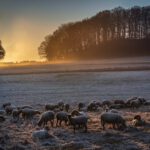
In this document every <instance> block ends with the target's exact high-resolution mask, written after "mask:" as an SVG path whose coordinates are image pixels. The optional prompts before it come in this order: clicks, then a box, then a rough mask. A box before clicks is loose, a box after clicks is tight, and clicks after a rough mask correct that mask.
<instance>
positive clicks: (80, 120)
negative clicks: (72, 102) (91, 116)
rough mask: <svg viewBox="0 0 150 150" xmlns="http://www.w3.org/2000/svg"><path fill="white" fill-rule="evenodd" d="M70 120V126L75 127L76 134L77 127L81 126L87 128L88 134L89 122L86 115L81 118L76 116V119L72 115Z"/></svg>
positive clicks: (69, 116)
mask: <svg viewBox="0 0 150 150" xmlns="http://www.w3.org/2000/svg"><path fill="white" fill-rule="evenodd" d="M68 118H69V122H70V125H72V126H73V129H74V133H75V130H76V127H77V126H78V127H79V126H80V127H84V128H85V132H87V122H88V118H87V117H86V116H84V115H80V116H75V117H72V116H71V115H68Z"/></svg>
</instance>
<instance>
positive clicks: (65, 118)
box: [56, 111, 68, 126]
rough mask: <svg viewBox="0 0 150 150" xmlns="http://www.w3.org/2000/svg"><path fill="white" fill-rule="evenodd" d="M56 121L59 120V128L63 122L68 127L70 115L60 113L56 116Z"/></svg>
mask: <svg viewBox="0 0 150 150" xmlns="http://www.w3.org/2000/svg"><path fill="white" fill-rule="evenodd" d="M56 119H57V122H56V126H58V124H59V126H61V123H62V122H65V124H66V125H67V122H68V113H67V112H64V111H60V112H58V113H57V114H56Z"/></svg>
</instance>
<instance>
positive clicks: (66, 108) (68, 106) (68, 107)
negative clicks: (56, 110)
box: [64, 104, 70, 112]
mask: <svg viewBox="0 0 150 150" xmlns="http://www.w3.org/2000/svg"><path fill="white" fill-rule="evenodd" d="M64 109H65V111H66V112H69V109H70V105H69V104H65V106H64Z"/></svg>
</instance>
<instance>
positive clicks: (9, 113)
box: [5, 105, 16, 115]
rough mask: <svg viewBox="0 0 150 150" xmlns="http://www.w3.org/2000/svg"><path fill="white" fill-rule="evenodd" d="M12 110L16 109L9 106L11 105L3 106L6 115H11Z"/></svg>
mask: <svg viewBox="0 0 150 150" xmlns="http://www.w3.org/2000/svg"><path fill="white" fill-rule="evenodd" d="M13 109H16V107H14V106H11V105H7V106H5V112H6V114H7V115H11V114H12V112H13Z"/></svg>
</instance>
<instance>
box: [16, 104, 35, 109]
mask: <svg viewBox="0 0 150 150" xmlns="http://www.w3.org/2000/svg"><path fill="white" fill-rule="evenodd" d="M17 108H18V109H25V108H29V109H33V107H32V106H28V105H25V106H21V107H17Z"/></svg>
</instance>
